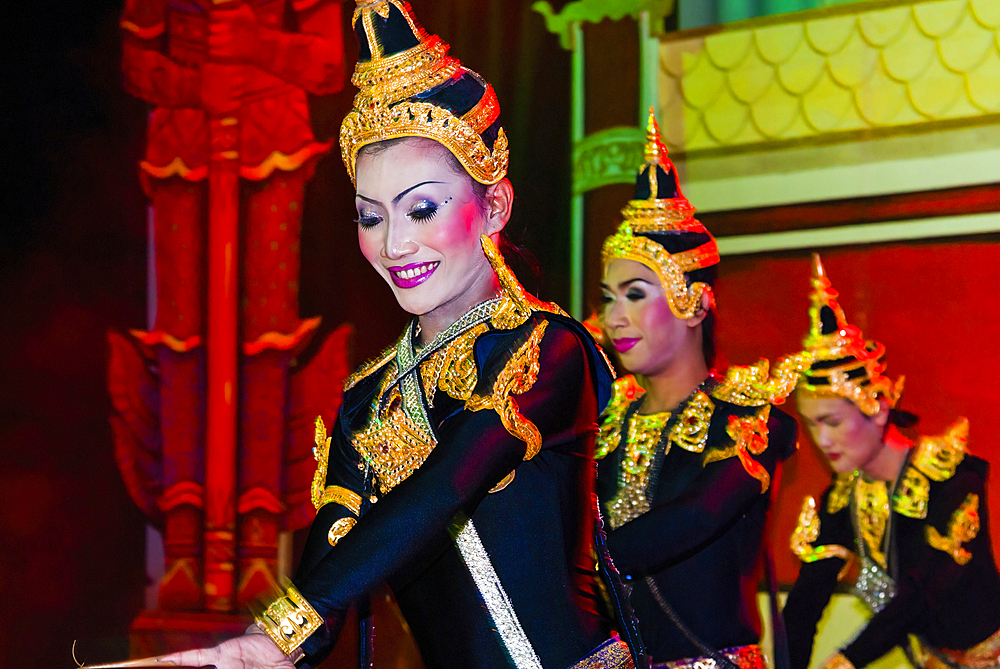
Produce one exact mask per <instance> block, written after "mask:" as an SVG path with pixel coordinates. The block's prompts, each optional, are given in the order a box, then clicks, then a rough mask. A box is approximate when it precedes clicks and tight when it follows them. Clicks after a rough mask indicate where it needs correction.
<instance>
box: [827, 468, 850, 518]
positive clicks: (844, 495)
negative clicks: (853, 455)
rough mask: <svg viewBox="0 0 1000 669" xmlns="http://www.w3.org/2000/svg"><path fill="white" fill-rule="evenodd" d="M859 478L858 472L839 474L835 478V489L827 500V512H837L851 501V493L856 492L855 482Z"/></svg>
mask: <svg viewBox="0 0 1000 669" xmlns="http://www.w3.org/2000/svg"><path fill="white" fill-rule="evenodd" d="M857 479H858V473H857V472H851V473H849V474H837V476H836V477H835V478H834V480H833V490H831V491H830V496H829V497H828V498H827V500H826V512H827V513H830V514H833V513H837V512H838V511H840V510H841V509H843V508H844V507H845V506H847V505H848V504H850V502H851V493H853V492H854V482H855V481H856V480H857Z"/></svg>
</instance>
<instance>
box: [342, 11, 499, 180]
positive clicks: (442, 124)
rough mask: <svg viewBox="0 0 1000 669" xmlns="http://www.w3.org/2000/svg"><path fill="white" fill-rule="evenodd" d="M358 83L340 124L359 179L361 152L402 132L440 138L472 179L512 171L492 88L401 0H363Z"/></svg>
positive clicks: (357, 25) (347, 161) (357, 14)
mask: <svg viewBox="0 0 1000 669" xmlns="http://www.w3.org/2000/svg"><path fill="white" fill-rule="evenodd" d="M352 22H353V25H354V31H355V33H356V34H357V36H358V42H359V55H358V64H357V66H356V67H355V68H354V76H353V77H352V78H351V82H352V83H353V84H354V85H355V86H357V87H358V89H359V90H358V94H357V95H356V96H355V98H354V109H352V110H351V112H350V113H349V114H348V115H347V116H346V117H345V118H344V122H343V123H342V124H341V126H340V150H341V154H342V157H343V159H344V165H345V166H347V172H348V174H350V175H351V181H352V182H353V181H354V180H355V160H356V159H357V156H358V151H359V150H360V149H361V148H362V147H364V146H365V145H367V144H373V143H375V142H380V141H382V140H387V139H396V138H400V137H427V138H429V139H434V140H437V141H438V142H441V144H443V145H445V146H446V147H448V149H449V150H450V151H451V152H452V153H453V154H454V155H455V157H456V158H458V161H459V162H460V163H462V166H463V167H465V169H466V171H467V172H468V173H469V175H470V176H472V178H473V179H475V180H476V181H478V182H480V183H484V184H495V183H497V182H498V181H500V180H501V179H503V178H504V176H505V175H506V174H507V154H508V151H507V137H506V135H505V134H504V131H503V128H501V127H500V124H499V122H498V120H497V119H498V116H499V115H500V105H499V104H498V103H497V98H496V94H495V93H494V92H493V87H492V86H490V85H489V84H488V83H486V81H485V80H483V78H482V77H481V76H479V75H478V74H477V73H475V72H473V71H472V70H469V69H466V68H464V67H462V64H461V63H460V62H459V61H458V60H457V59H455V58H452V57H450V56H448V45H447V44H446V43H444V42H443V41H441V38H440V37H438V36H437V35H428V34H427V33H426V32H425V31H424V29H423V27H421V26H420V24H418V23H417V21H416V19H415V18H414V17H413V12H412V10H411V9H410V5H409V3H407V2H403V1H402V0H357V7H356V8H355V10H354V17H353V19H352Z"/></svg>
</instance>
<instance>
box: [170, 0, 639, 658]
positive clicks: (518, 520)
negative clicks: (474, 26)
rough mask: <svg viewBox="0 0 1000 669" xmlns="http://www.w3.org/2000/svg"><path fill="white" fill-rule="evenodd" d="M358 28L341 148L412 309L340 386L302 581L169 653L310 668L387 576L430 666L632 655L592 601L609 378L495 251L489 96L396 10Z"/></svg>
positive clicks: (382, 267)
mask: <svg viewBox="0 0 1000 669" xmlns="http://www.w3.org/2000/svg"><path fill="white" fill-rule="evenodd" d="M354 25H355V29H356V32H357V36H358V39H359V40H360V62H359V63H358V65H357V69H356V70H355V74H354V82H355V84H356V85H357V86H358V87H359V88H360V91H359V92H358V95H357V97H356V98H355V102H354V110H353V111H352V112H351V113H350V114H348V116H347V117H346V119H345V120H344V123H343V125H342V127H341V133H340V144H341V150H342V152H343V158H344V163H345V164H346V166H347V170H348V172H349V173H350V175H351V177H352V179H354V180H355V185H356V187H357V199H356V206H357V212H358V219H357V226H358V239H359V242H360V245H361V250H362V252H363V253H364V255H365V257H366V258H367V259H368V261H369V262H370V263H371V265H372V267H373V268H374V269H375V271H376V272H377V273H378V274H379V275H380V276H381V277H382V278H383V279H385V280H386V281H387V282H388V283H389V285H390V286H391V287H392V291H393V293H394V295H395V296H396V299H397V300H398V302H399V304H400V306H401V307H402V308H403V309H404V310H406V311H407V312H409V313H411V314H413V315H414V318H413V320H412V321H411V322H410V324H409V325H408V326H407V328H406V330H405V331H404V332H403V335H402V337H401V338H400V339H399V341H398V342H397V343H396V344H395V345H393V346H392V347H390V348H389V349H387V350H386V351H385V352H384V353H383V354H382V355H381V356H379V357H378V358H377V359H376V360H373V361H371V362H370V363H368V364H366V365H364V366H363V367H362V368H361V369H360V370H359V371H358V372H356V373H355V374H354V375H353V376H352V377H351V378H350V379H349V380H348V381H347V384H346V390H345V393H344V399H343V406H342V408H341V411H340V415H339V417H338V419H337V423H336V425H335V426H334V428H333V431H332V434H331V435H330V436H329V437H328V436H327V432H326V429H325V427H324V426H323V425H322V424H318V425H317V458H318V460H319V467H318V471H317V474H316V480H315V482H314V486H313V501H314V503H315V504H316V506H317V508H318V513H317V516H316V519H315V521H314V523H313V525H312V529H311V531H310V535H309V539H308V543H307V545H306V548H305V552H304V555H303V557H302V561H301V563H300V565H299V568H298V571H297V573H296V576H295V578H294V579H293V585H292V586H291V587H289V588H288V590H287V591H286V592H284V593H283V594H282V595H281V596H280V597H278V598H277V599H275V601H274V602H272V603H271V604H270V606H269V607H268V608H267V609H266V610H265V611H263V612H262V613H261V614H259V615H258V616H257V617H256V621H257V622H256V625H255V626H253V627H251V629H250V630H249V631H248V634H246V635H244V636H242V637H238V638H236V639H232V640H229V641H227V642H225V643H223V644H221V645H219V646H216V647H215V648H211V649H205V650H197V651H187V652H184V653H178V654H174V655H171V656H167V657H166V658H164V659H166V660H170V661H174V662H180V663H182V664H209V663H211V664H215V665H217V666H218V667H219V669H229V668H230V667H240V668H241V669H244V668H257V667H285V668H288V667H291V666H292V663H293V662H299V663H300V664H299V666H307V667H313V666H315V665H317V664H318V663H319V662H320V661H322V659H323V658H324V657H325V656H326V654H327V653H328V652H329V650H330V648H331V647H332V645H333V643H334V642H335V641H336V639H337V635H338V633H339V631H340V628H341V625H342V623H343V619H344V616H345V614H346V612H347V609H348V608H349V607H350V606H351V604H352V603H353V602H354V601H355V600H357V599H358V598H359V597H363V596H365V595H366V594H367V593H369V592H370V591H371V590H372V589H373V588H374V587H376V586H377V585H379V584H380V583H383V582H386V583H388V584H389V585H390V587H391V588H392V591H393V593H394V594H395V596H396V600H397V602H398V603H399V607H400V609H401V610H402V612H403V615H404V616H405V617H406V621H407V623H408V624H409V627H410V629H411V630H412V632H413V636H414V638H415V639H416V642H417V646H418V647H419V649H420V653H421V656H422V658H423V661H424V664H425V666H427V667H428V668H429V669H430V668H437V667H441V668H445V667H447V668H454V667H463V668H464V669H475V668H477V667H482V668H487V667H489V668H493V667H518V668H525V669H527V668H531V669H542V668H545V669H548V668H552V669H562V668H564V667H581V668H582V667H593V666H602V667H608V668H616V667H621V668H625V667H632V666H633V663H632V658H631V657H630V654H629V648H628V646H627V645H626V643H625V642H624V641H621V640H619V639H618V638H617V637H614V636H611V635H610V634H609V621H608V620H607V619H606V618H605V617H603V616H602V615H600V614H599V613H598V611H597V604H596V603H597V601H598V595H597V593H598V589H599V586H598V574H597V573H596V571H595V563H594V557H593V556H594V554H595V533H594V531H593V528H594V521H595V515H594V509H593V500H592V494H593V464H592V460H591V456H592V452H593V445H594V437H595V434H594V432H595V430H594V425H595V423H596V421H597V414H598V406H599V405H600V404H601V403H603V402H605V401H606V400H607V395H608V394H609V391H610V383H611V377H610V370H609V369H608V367H607V365H606V363H605V362H604V360H603V358H602V357H601V355H600V352H599V350H598V349H597V348H596V347H595V346H594V344H593V341H592V340H591V339H590V337H589V336H588V335H587V334H586V332H585V331H584V329H583V327H582V326H581V325H580V324H579V323H577V322H575V321H573V320H572V319H570V318H569V317H567V316H565V315H563V313H562V311H561V310H559V309H558V307H556V306H554V305H551V304H544V303H542V302H540V301H538V300H537V299H535V298H533V297H531V296H530V295H528V294H526V293H525V291H524V290H523V289H522V288H521V286H520V285H519V284H518V282H517V280H516V279H515V278H514V276H513V274H512V273H511V272H510V270H509V269H507V267H506V266H505V264H504V260H503V256H502V253H501V252H500V251H498V249H497V247H499V248H500V249H501V250H503V249H504V248H505V246H506V241H505V238H504V233H503V230H504V226H505V224H506V223H507V220H508V218H509V216H510V213H511V206H512V205H513V201H514V193H513V189H512V187H511V184H510V182H509V181H508V180H507V179H506V178H505V174H506V168H507V139H506V136H505V135H504V131H503V129H502V128H501V127H500V122H499V120H498V114H499V106H498V104H497V100H496V97H495V95H494V93H493V89H492V87H490V86H489V85H488V84H487V83H486V82H485V81H483V79H482V78H481V77H480V76H479V75H478V74H476V73H475V72H472V71H470V70H467V69H465V68H464V67H462V65H461V64H460V63H459V62H458V61H457V60H455V59H453V58H451V57H449V56H447V55H446V51H447V49H448V46H447V45H446V44H444V43H443V42H442V41H441V40H440V39H439V38H438V37H437V36H433V35H428V34H426V33H425V32H424V30H423V29H422V28H421V27H420V26H419V25H418V24H417V23H416V21H415V19H414V17H413V15H412V13H411V11H410V9H409V6H408V5H407V4H406V3H404V2H401V1H399V0H381V1H375V2H362V1H361V0H359V2H358V7H357V9H356V10H355V12H354ZM597 553H598V554H600V550H597ZM600 564H601V566H602V567H605V568H606V567H607V565H606V563H605V562H603V561H601V563H600Z"/></svg>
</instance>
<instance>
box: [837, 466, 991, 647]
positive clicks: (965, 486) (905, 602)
mask: <svg viewBox="0 0 1000 669" xmlns="http://www.w3.org/2000/svg"><path fill="white" fill-rule="evenodd" d="M970 494H974V495H978V497H979V499H980V500H982V499H984V482H983V479H982V478H980V477H978V476H976V475H975V474H974V473H972V472H968V471H966V472H959V473H958V474H956V475H955V476H954V477H952V478H951V479H948V481H946V482H945V485H942V486H940V487H937V486H935V488H934V489H932V496H931V501H930V508H929V509H928V514H927V523H926V524H925V526H924V528H925V529H926V527H928V526H930V527H934V528H935V529H936V530H937V531H938V532H939V533H940V534H941V535H942V536H947V535H948V533H949V524H950V522H951V518H952V515H953V514H954V512H955V511H956V510H957V509H958V508H959V507H960V506H961V505H962V503H963V502H964V501H965V500H966V498H967V497H968V495H970ZM914 550H915V551H916V553H917V554H916V555H912V556H909V555H908V556H906V557H905V564H906V565H910V567H909V568H908V569H907V570H906V571H904V572H902V573H900V574H899V577H898V578H897V581H896V594H895V595H894V596H893V598H892V601H890V602H889V603H888V604H887V605H886V606H885V608H884V609H882V610H881V611H879V612H878V613H877V614H875V615H874V616H873V617H872V619H871V620H870V621H869V623H868V624H867V625H866V626H865V628H864V629H863V630H862V631H861V633H860V634H859V635H858V636H857V638H855V639H854V641H853V642H851V644H850V645H848V646H847V648H845V649H844V650H843V651H842V652H843V654H844V655H845V656H846V657H847V659H849V660H850V661H851V662H852V663H853V664H854V666H855V667H863V666H865V665H867V664H869V663H871V662H874V661H875V660H877V659H878V658H880V657H882V656H883V655H885V654H886V653H888V652H889V651H890V650H892V648H893V647H894V646H897V645H900V644H902V643H903V642H904V641H905V640H906V636H907V634H908V633H910V632H911V631H912V630H913V629H914V627H915V626H916V625H917V624H918V621H920V620H921V618H922V616H924V615H926V614H927V612H928V611H931V610H934V609H936V608H938V606H939V604H938V602H939V601H940V600H941V599H942V598H943V597H942V595H943V593H946V592H947V591H948V590H949V589H951V588H953V587H955V584H956V582H957V581H958V580H959V578H960V577H961V576H962V574H963V573H964V570H965V569H967V565H960V564H958V563H957V562H956V561H955V560H954V559H953V558H952V556H951V555H949V554H948V553H946V552H944V551H942V550H938V549H936V548H932V547H931V546H930V545H929V544H928V543H927V541H926V540H924V541H921V542H919V544H918V547H917V548H916V549H914ZM900 562H901V563H902V562H903V558H902V556H901V558H900Z"/></svg>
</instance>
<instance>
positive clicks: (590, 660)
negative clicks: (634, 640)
mask: <svg viewBox="0 0 1000 669" xmlns="http://www.w3.org/2000/svg"><path fill="white" fill-rule="evenodd" d="M567 669H635V664H634V663H633V662H632V653H631V651H629V648H628V644H627V643H625V642H624V641H622V640H621V639H620V638H618V637H612V638H611V639H608V640H607V641H605V642H604V643H602V644H601V645H600V646H598V647H597V648H595V649H594V650H592V651H591V652H590V653H588V654H587V656H586V657H584V658H582V659H579V660H577V661H576V662H574V663H573V664H571V665H570V666H569V667H567Z"/></svg>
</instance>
